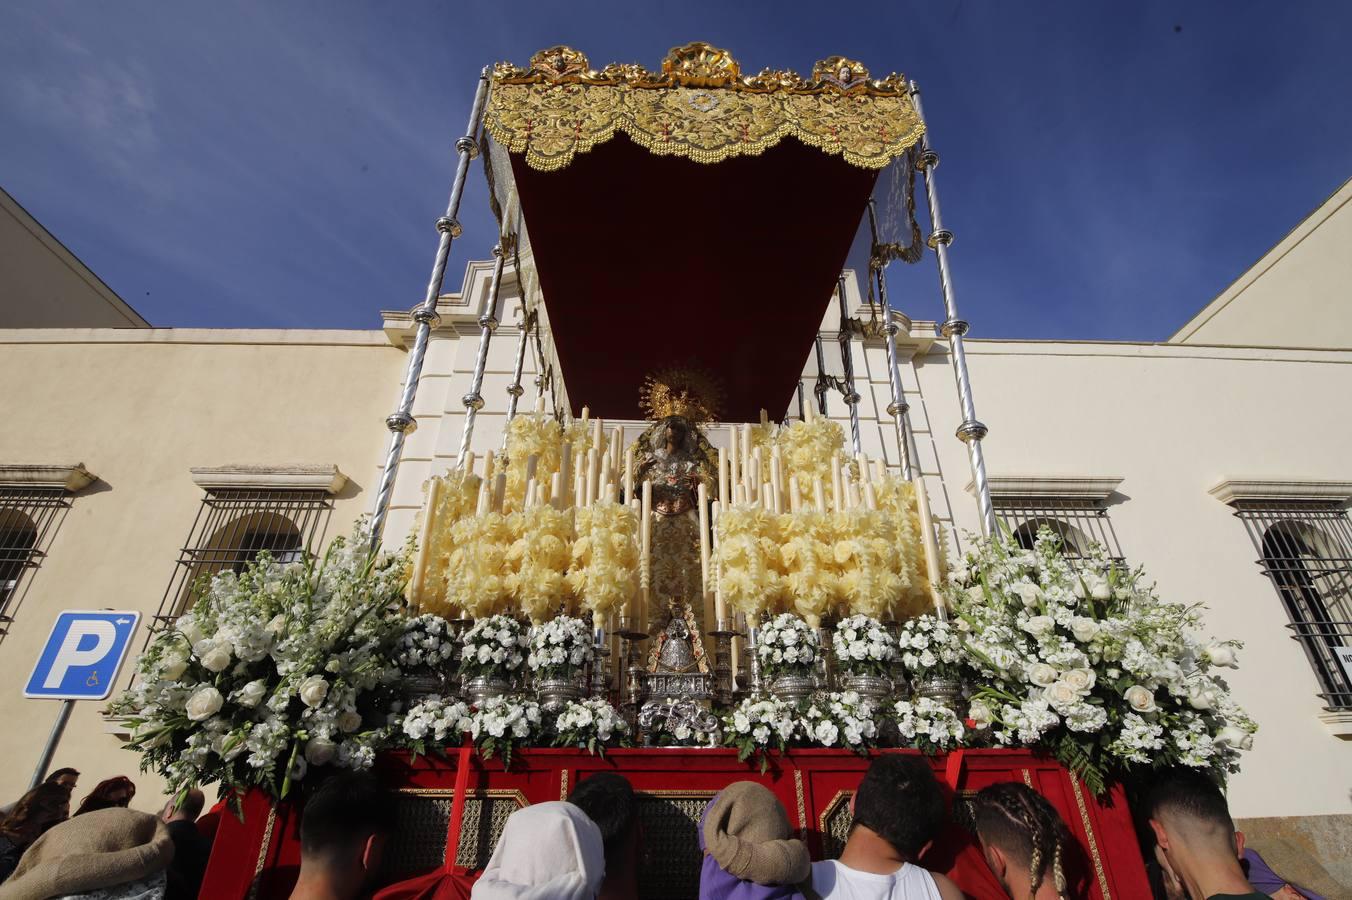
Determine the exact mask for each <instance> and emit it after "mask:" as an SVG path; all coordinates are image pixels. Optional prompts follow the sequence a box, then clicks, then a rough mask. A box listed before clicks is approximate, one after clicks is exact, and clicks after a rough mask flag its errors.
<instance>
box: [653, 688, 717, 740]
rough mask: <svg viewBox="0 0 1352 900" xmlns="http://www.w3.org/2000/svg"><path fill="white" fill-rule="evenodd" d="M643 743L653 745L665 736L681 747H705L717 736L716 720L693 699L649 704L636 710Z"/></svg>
mask: <svg viewBox="0 0 1352 900" xmlns="http://www.w3.org/2000/svg"><path fill="white" fill-rule="evenodd" d="M638 726H639V728H640V729H641V730H642V733H643V743H644V744H645V745H648V746H651V745H653V744H656V743H657V742H658V741H659V740H660V738H661V735H663V734H667V735H670V736H671V739H672V740H674V741H676V742H679V743H681V744H695V745H703V746H707V745H708V744H709V743H710V741H711V740H712V739H713V738H714V736H715V735H717V733H718V717H717V716H715V715H714V714H713V713H712V712H710V711H709V710H708V709H707V708H706V707H705V706H704V705H703V704H702V703H700V702H699V701H697V700H695V699H694V698H693V697H680V698H671V697H668V698H666V699H664V700H649V701H648V702H647V703H644V704H643V708H642V709H640V710H639V714H638Z"/></svg>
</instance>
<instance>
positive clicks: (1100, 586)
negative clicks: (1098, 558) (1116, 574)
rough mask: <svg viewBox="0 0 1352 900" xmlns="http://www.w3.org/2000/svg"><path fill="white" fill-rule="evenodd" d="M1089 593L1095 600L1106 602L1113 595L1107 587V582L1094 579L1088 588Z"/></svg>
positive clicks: (1111, 590)
mask: <svg viewBox="0 0 1352 900" xmlns="http://www.w3.org/2000/svg"><path fill="white" fill-rule="evenodd" d="M1089 593H1090V594H1091V595H1092V596H1093V598H1094V599H1095V600H1107V599H1108V598H1109V597H1111V596H1112V595H1113V589H1112V588H1111V587H1109V586H1108V582H1107V581H1105V580H1104V579H1102V578H1096V579H1094V583H1093V584H1092V585H1090V587H1089Z"/></svg>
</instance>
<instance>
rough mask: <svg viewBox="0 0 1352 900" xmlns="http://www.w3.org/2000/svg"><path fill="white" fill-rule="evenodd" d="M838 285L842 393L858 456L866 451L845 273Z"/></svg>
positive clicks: (837, 338) (851, 436)
mask: <svg viewBox="0 0 1352 900" xmlns="http://www.w3.org/2000/svg"><path fill="white" fill-rule="evenodd" d="M837 287H838V290H837V292H836V294H837V296H838V297H839V298H840V328H839V329H838V331H837V333H836V340H837V342H839V344H840V365H841V368H842V370H843V371H844V374H845V382H844V385H843V387H844V391H843V392H842V393H844V395H845V397H844V400H845V405H846V406H847V407H848V408H849V410H850V443H851V445H853V447H854V455H855V456H858V455H859V454H860V453H863V452H864V451H863V448H862V447H861V445H860V441H859V392H858V391H856V390H855V389H854V354H853V353H852V352H851V351H850V314H849V310H848V309H847V308H846V303H845V275H844V274H843V273H842V274H841V276H840V280H839V282H837Z"/></svg>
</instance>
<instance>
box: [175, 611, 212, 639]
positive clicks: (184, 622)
mask: <svg viewBox="0 0 1352 900" xmlns="http://www.w3.org/2000/svg"><path fill="white" fill-rule="evenodd" d="M178 630H179V631H180V632H181V633H182V634H183V636H184V637H186V638H187V639H188V643H189V644H196V643H197V642H198V641H200V640H201V639H202V638H203V637H205V635H203V634H202V629H201V626H199V625H198V624H197V620H196V619H194V618H193V617H192V616H183V617H182V618H180V619H179V620H178Z"/></svg>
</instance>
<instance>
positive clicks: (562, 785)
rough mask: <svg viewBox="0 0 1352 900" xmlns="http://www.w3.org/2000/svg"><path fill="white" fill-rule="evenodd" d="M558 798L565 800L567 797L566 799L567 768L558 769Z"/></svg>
mask: <svg viewBox="0 0 1352 900" xmlns="http://www.w3.org/2000/svg"><path fill="white" fill-rule="evenodd" d="M559 799H560V800H567V799H568V770H567V769H560V770H559Z"/></svg>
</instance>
